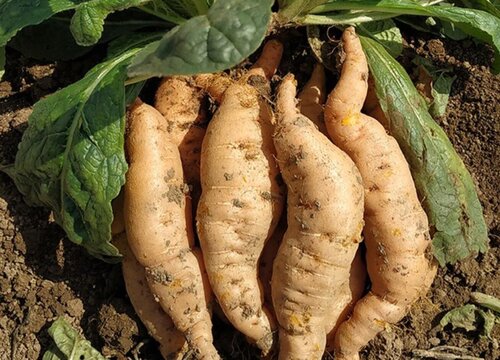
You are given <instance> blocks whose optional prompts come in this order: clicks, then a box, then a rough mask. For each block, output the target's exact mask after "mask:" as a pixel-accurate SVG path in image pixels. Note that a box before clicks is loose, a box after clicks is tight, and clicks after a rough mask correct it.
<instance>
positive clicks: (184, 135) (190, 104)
mask: <svg viewBox="0 0 500 360" xmlns="http://www.w3.org/2000/svg"><path fill="white" fill-rule="evenodd" d="M203 99H204V94H203V92H202V91H201V90H200V89H199V88H198V87H197V86H196V85H195V83H194V80H193V79H192V78H190V77H186V76H172V77H166V78H164V79H163V80H162V81H161V83H160V86H159V87H158V90H157V91H156V96H155V104H154V106H155V108H156V109H157V110H158V111H159V112H160V113H161V114H162V115H163V117H164V118H165V120H166V122H167V131H168V133H169V134H170V137H171V139H172V141H173V142H174V143H175V144H176V145H177V146H178V147H179V152H180V155H181V160H182V168H183V171H184V179H185V181H186V183H187V184H188V185H189V187H190V190H191V191H190V196H191V198H192V199H193V205H196V204H197V202H198V199H199V197H200V195H201V185H200V154H201V143H202V141H203V137H204V136H205V131H206V123H205V122H206V120H207V114H206V110H205V108H204V106H203ZM194 207H196V206H194Z"/></svg>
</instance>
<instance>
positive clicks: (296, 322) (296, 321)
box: [288, 314, 303, 327]
mask: <svg viewBox="0 0 500 360" xmlns="http://www.w3.org/2000/svg"><path fill="white" fill-rule="evenodd" d="M288 321H289V322H290V324H291V325H292V326H294V327H296V326H299V327H302V326H303V324H302V321H300V319H299V317H298V316H297V315H295V314H292V315H290V318H289V319H288Z"/></svg>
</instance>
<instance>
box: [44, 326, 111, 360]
mask: <svg viewBox="0 0 500 360" xmlns="http://www.w3.org/2000/svg"><path fill="white" fill-rule="evenodd" d="M48 331H49V335H50V337H51V338H52V339H53V340H54V343H55V346H52V347H51V349H49V350H48V351H47V352H46V353H45V354H44V355H43V360H81V359H85V360H106V358H105V357H104V356H102V355H101V354H100V353H99V352H98V351H97V350H96V349H94V348H93V347H92V345H91V344H90V342H89V341H88V340H85V339H84V338H83V337H81V336H80V335H79V334H78V332H77V331H76V330H75V329H73V328H72V327H71V325H70V324H68V323H67V322H66V320H64V318H62V317H60V318H58V319H57V320H56V321H54V323H53V324H52V325H51V326H50V328H49V330H48Z"/></svg>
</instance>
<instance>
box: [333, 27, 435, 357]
mask: <svg viewBox="0 0 500 360" xmlns="http://www.w3.org/2000/svg"><path fill="white" fill-rule="evenodd" d="M342 40H343V44H344V51H345V53H346V58H345V62H344V64H343V68H342V74H341V77H340V80H339V82H338V83H337V85H336V87H335V89H334V90H333V91H332V93H331V94H330V95H329V97H328V100H327V104H326V108H325V122H326V125H327V128H328V132H329V134H330V136H331V137H332V139H333V142H334V143H335V144H337V146H339V147H340V148H341V149H343V150H344V151H346V152H347V153H348V154H349V155H350V156H351V158H352V159H353V160H354V162H355V163H356V165H357V166H358V168H359V170H360V172H361V175H362V177H363V182H364V186H365V194H366V195H365V221H366V226H365V229H364V238H365V242H366V248H367V255H366V260H367V267H368V275H369V277H370V280H371V282H372V288H371V290H370V292H369V293H368V294H367V295H366V296H365V297H364V298H362V299H361V300H359V301H358V302H357V303H356V305H355V308H354V311H353V315H352V317H351V318H350V319H349V320H347V321H346V322H344V323H343V324H341V325H340V327H339V330H338V332H337V334H336V339H335V358H336V359H358V358H359V355H358V352H359V350H360V349H361V348H362V347H363V346H364V345H366V344H367V343H368V341H370V340H371V339H373V338H374V337H375V336H376V334H377V333H378V332H380V331H381V330H383V329H384V328H385V326H386V325H387V324H394V323H396V322H398V321H399V320H401V319H402V318H403V316H404V315H405V314H406V313H407V311H408V308H409V306H410V305H411V304H412V303H414V302H415V301H416V300H417V299H418V298H419V297H420V296H422V295H424V294H425V293H426V292H427V290H428V289H429V287H430V285H431V283H432V280H433V278H434V276H435V274H436V266H435V264H434V262H433V260H432V255H431V253H430V244H431V242H430V237H429V228H428V221H427V216H426V214H425V212H424V211H423V209H422V207H421V205H420V202H419V200H418V198H417V193H416V190H415V185H414V183H413V180H412V177H411V174H410V170H409V167H408V163H407V162H406V160H405V158H404V156H403V154H402V152H401V150H400V148H399V146H398V144H397V142H396V141H395V140H394V138H392V137H391V136H389V135H388V134H387V133H386V131H385V130H384V128H383V126H382V125H381V124H380V123H379V122H377V121H376V120H375V119H373V118H370V117H368V116H366V115H364V114H361V112H360V111H361V108H362V106H363V102H364V100H365V97H366V93H367V80H368V67H367V63H366V58H365V56H364V53H363V50H362V48H361V44H360V41H359V38H358V37H357V36H356V34H355V32H354V29H353V28H348V29H346V30H345V31H344V34H343V37H342Z"/></svg>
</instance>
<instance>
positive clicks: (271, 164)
mask: <svg viewBox="0 0 500 360" xmlns="http://www.w3.org/2000/svg"><path fill="white" fill-rule="evenodd" d="M266 49H268V50H266ZM277 52H278V53H279V56H278V57H277V56H275V55H276V53H277ZM280 56H281V44H280V45H279V46H278V47H277V46H276V44H274V43H273V44H272V46H267V45H266V46H265V47H264V53H263V55H262V57H263V58H266V57H268V60H267V61H264V60H260V61H259V62H258V64H259V66H261V67H256V68H254V69H252V70H250V71H249V73H248V74H246V75H245V76H243V77H242V79H240V81H238V82H236V83H233V84H232V85H230V86H229V88H228V89H227V90H226V91H225V92H224V93H223V96H222V102H221V104H220V107H219V109H218V110H217V112H216V113H215V114H214V117H213V118H212V120H211V122H210V123H209V125H208V129H207V134H206V136H205V139H204V141H203V146H202V155H201V184H202V196H201V198H200V203H199V206H198V212H197V229H198V236H199V238H200V243H201V246H202V249H203V256H204V259H205V264H206V269H207V273H208V276H209V279H210V283H211V285H212V289H213V291H214V294H215V295H216V297H217V299H218V301H219V304H220V306H221V308H222V310H223V311H224V314H225V315H226V317H227V319H228V320H229V321H230V322H231V323H232V324H233V326H235V327H236V329H238V330H239V331H241V332H242V333H243V334H244V335H246V336H247V337H248V338H249V339H250V340H251V341H252V342H253V343H255V344H256V345H257V346H258V347H259V348H260V349H261V350H262V352H263V354H266V353H268V352H269V351H270V349H271V348H272V346H273V344H274V341H273V332H274V330H275V322H274V318H273V315H272V313H271V311H270V310H269V309H268V308H267V307H266V306H265V305H264V296H263V291H262V286H261V284H260V281H259V279H258V270H257V269H258V260H259V257H260V255H261V253H262V249H263V247H264V245H265V242H266V241H267V239H268V238H269V237H270V236H271V234H272V233H273V230H274V228H275V226H276V223H277V221H278V219H279V217H280V213H281V210H282V207H283V193H282V189H281V188H280V185H279V184H278V182H277V178H278V175H279V170H278V167H277V166H276V163H275V159H274V154H275V150H274V146H273V143H272V131H273V126H272V123H273V113H272V110H271V108H270V106H269V104H268V103H267V102H266V101H265V99H264V98H263V97H262V96H261V90H263V89H266V88H268V87H269V85H268V79H266V78H264V77H262V76H263V75H268V74H269V73H270V72H274V70H272V69H275V68H276V67H277V66H278V63H279V57H280ZM267 62H276V63H273V64H268V63H267ZM270 69H271V70H270ZM256 85H262V87H261V88H259V86H256Z"/></svg>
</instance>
